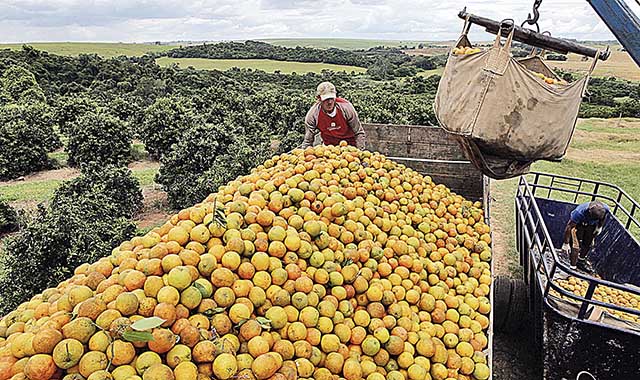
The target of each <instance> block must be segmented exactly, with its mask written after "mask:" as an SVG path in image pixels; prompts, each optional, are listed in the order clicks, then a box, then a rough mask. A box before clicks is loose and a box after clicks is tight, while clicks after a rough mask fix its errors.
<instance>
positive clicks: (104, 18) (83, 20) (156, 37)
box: [0, 0, 640, 42]
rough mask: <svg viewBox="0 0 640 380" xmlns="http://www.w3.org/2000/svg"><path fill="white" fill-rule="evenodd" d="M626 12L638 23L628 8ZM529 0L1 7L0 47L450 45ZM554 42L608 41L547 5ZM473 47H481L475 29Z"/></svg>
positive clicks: (135, 0) (47, 2)
mask: <svg viewBox="0 0 640 380" xmlns="http://www.w3.org/2000/svg"><path fill="white" fill-rule="evenodd" d="M626 1H627V4H629V6H631V8H632V9H633V10H634V11H635V12H636V14H638V15H640V6H638V4H637V3H636V1H635V0H626ZM532 4H533V0H511V1H507V0H462V1H449V0H439V1H435V0H345V1H342V0H314V1H310V0H301V1H297V0H247V1H245V0H182V1H171V0H114V1H106V0H0V42H35V41H105V42H118V41H120V42H144V41H175V40H231V39H252V38H254V39H257V38H269V37H275V38H294V37H295V38H304V37H320V38H322V37H326V38H339V37H344V38H368V39H406V40H447V39H455V38H456V37H457V35H458V33H459V31H460V28H461V26H462V24H461V20H459V19H458V18H457V16H456V15H457V13H458V11H460V10H461V8H462V7H463V6H464V5H466V6H467V7H468V10H469V12H471V13H475V14H478V15H482V16H485V17H489V18H493V19H496V20H499V19H503V18H514V19H515V20H516V21H517V22H522V21H523V20H524V19H525V18H526V16H527V13H529V12H530V11H531V7H532ZM540 11H541V18H540V26H541V28H542V29H543V30H549V31H551V32H552V33H553V34H554V35H555V36H562V37H568V38H577V39H584V40H604V39H613V36H612V35H611V34H610V33H609V31H608V29H607V27H606V26H605V25H604V24H603V23H602V21H600V19H599V18H598V16H597V15H596V13H595V11H594V10H593V9H592V8H591V7H590V5H589V4H588V3H587V1H586V0H546V1H543V3H542V6H541V8H540ZM472 35H473V36H474V37H476V39H483V40H486V39H488V38H487V35H486V34H484V33H483V32H482V30H481V29H480V28H479V27H476V28H475V31H473V29H472Z"/></svg>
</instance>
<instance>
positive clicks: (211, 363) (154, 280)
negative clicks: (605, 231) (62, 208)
mask: <svg viewBox="0 0 640 380" xmlns="http://www.w3.org/2000/svg"><path fill="white" fill-rule="evenodd" d="M490 242H491V239H490V234H489V227H488V226H487V225H486V224H485V223H484V216H483V211H482V209H481V205H480V204H479V203H478V202H476V203H474V202H471V201H467V200H465V199H463V197H461V196H459V195H456V194H454V193H452V192H451V191H450V190H449V189H447V188H446V187H445V186H443V185H436V184H434V183H433V182H432V181H431V179H430V178H429V177H425V176H422V175H420V174H419V173H417V172H415V171H413V170H411V169H408V168H406V167H404V166H403V165H399V164H397V163H394V162H393V161H391V160H388V159H386V158H385V157H384V156H383V155H381V154H378V153H372V152H368V151H360V150H357V149H356V148H353V147H348V146H346V145H345V144H341V145H340V146H318V147H312V148H307V149H304V150H301V149H297V150H294V151H293V152H291V153H289V154H283V155H279V156H275V157H273V158H271V159H269V160H267V161H266V162H264V164H262V165H260V166H258V167H257V168H256V169H254V170H253V171H252V172H251V173H250V174H248V175H246V176H243V177H240V178H238V179H237V180H234V181H231V182H230V183H228V184H227V185H225V186H222V187H220V188H219V190H218V191H217V192H216V193H214V194H211V195H210V196H209V197H207V198H206V199H205V200H204V201H203V202H202V203H199V204H196V205H194V206H193V207H190V208H187V209H184V210H181V211H180V212H178V213H177V214H175V215H173V216H172V217H171V218H170V219H169V220H168V221H167V222H166V223H165V224H164V225H162V226H160V227H157V228H155V229H154V230H152V231H151V232H149V233H147V234H146V235H145V236H140V237H135V238H133V239H131V240H130V241H126V242H123V243H122V244H120V245H119V246H118V247H117V248H115V249H114V250H113V252H112V254H111V255H110V256H109V257H105V258H102V259H100V260H98V261H97V262H95V263H91V264H89V263H87V264H83V265H81V266H80V267H78V268H77V269H76V270H75V275H74V276H73V277H72V278H70V279H68V280H66V281H64V282H62V283H61V284H59V285H58V286H57V287H56V288H51V289H46V290H45V291H44V292H42V294H38V295H36V296H34V297H33V298H32V299H31V300H30V301H28V302H25V303H23V304H21V305H20V306H19V307H18V308H17V309H16V310H15V311H12V312H11V313H9V314H8V315H6V316H5V317H4V318H3V319H2V320H0V380H6V379H14V380H17V379H30V380H47V379H65V380H80V379H85V380H106V379H115V380H167V379H169V380H171V379H177V380H190V379H211V378H214V379H246V380H251V379H260V380H262V379H274V380H286V379H311V378H313V379H316V380H324V379H348V380H356V379H367V380H384V379H391V380H396V379H397V380H400V379H411V380H425V379H434V380H445V379H458V380H470V379H478V380H484V379H487V378H488V377H489V366H488V364H487V357H486V354H485V353H484V352H485V349H486V348H487V344H488V337H487V330H488V327H489V313H490V311H491V310H490V309H491V306H490V305H491V304H490V301H489V289H490V284H491V273H490V264H489V262H490V259H491V250H490Z"/></svg>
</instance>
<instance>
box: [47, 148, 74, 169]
mask: <svg viewBox="0 0 640 380" xmlns="http://www.w3.org/2000/svg"><path fill="white" fill-rule="evenodd" d="M47 155H48V156H49V158H50V159H52V160H54V161H56V166H58V167H63V166H67V161H68V160H69V153H67V152H64V151H58V152H52V153H49V154H47Z"/></svg>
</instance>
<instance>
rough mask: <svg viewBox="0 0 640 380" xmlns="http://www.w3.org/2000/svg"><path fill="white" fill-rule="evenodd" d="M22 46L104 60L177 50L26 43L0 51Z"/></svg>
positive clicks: (138, 45)
mask: <svg viewBox="0 0 640 380" xmlns="http://www.w3.org/2000/svg"><path fill="white" fill-rule="evenodd" d="M23 45H30V46H33V47H34V48H35V49H38V50H44V51H46V52H49V53H52V54H57V55H67V56H77V55H80V54H98V55H99V56H101V57H104V58H111V57H117V56H120V55H126V56H142V55H144V54H146V53H155V52H162V51H167V50H171V49H174V48H177V47H178V46H176V45H152V44H144V43H103V42H28V43H24V44H0V49H13V50H20V49H22V46H23Z"/></svg>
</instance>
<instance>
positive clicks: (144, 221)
mask: <svg viewBox="0 0 640 380" xmlns="http://www.w3.org/2000/svg"><path fill="white" fill-rule="evenodd" d="M142 195H143V196H144V204H143V206H142V211H141V212H140V214H138V216H136V218H135V222H136V224H137V225H138V228H140V229H146V228H149V227H154V226H157V225H159V224H162V223H163V222H165V221H166V220H168V219H169V217H170V216H171V213H170V212H169V211H167V210H168V209H169V206H168V203H167V193H165V192H164V191H162V189H161V188H160V186H158V185H153V186H148V187H145V188H144V189H142Z"/></svg>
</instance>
